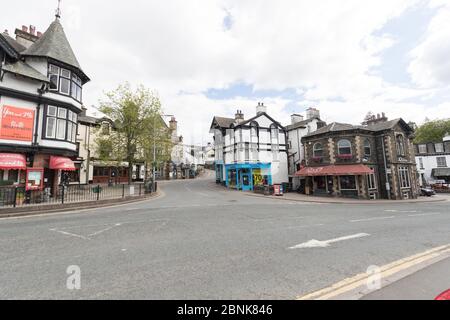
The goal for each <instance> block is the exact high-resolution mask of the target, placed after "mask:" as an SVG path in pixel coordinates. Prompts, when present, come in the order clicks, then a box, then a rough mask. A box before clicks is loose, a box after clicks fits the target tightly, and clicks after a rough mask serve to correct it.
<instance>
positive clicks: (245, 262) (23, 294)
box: [0, 179, 450, 299]
mask: <svg viewBox="0 0 450 320" xmlns="http://www.w3.org/2000/svg"><path fill="white" fill-rule="evenodd" d="M160 186H162V189H163V191H164V193H165V196H163V197H161V198H159V199H156V200H151V201H147V202H141V203H134V204H128V205H126V206H118V207H112V208H101V209H95V210H92V211H85V212H74V213H70V214H57V215H51V216H41V217H27V218H13V219H1V220H0V248H1V249H0V298H1V299H294V298H296V297H297V296H299V295H303V294H306V293H309V292H312V291H315V290H318V289H321V288H323V287H326V286H329V285H331V284H333V283H335V282H338V281H340V280H342V279H344V278H347V277H351V276H353V275H355V274H358V273H361V272H365V271H366V270H367V268H368V267H369V266H371V265H379V266H381V265H384V264H387V263H390V262H392V261H396V260H398V259H401V258H404V257H407V256H410V255H413V254H416V253H420V252H423V251H425V250H428V249H431V248H434V247H437V246H441V245H446V244H449V243H450V210H449V206H450V202H439V203H428V204H406V203H397V204H389V205H378V206H374V205H365V206H364V205H336V204H331V205H330V204H310V203H298V202H289V201H279V200H273V199H263V198H256V197H249V196H246V195H245V194H243V193H239V192H234V191H228V190H225V189H223V188H222V187H220V186H216V185H215V183H214V181H213V180H212V179H202V180H188V181H173V182H167V183H162V184H160ZM312 239H316V240H320V241H326V240H332V239H336V240H333V241H330V242H327V244H328V246H327V247H316V248H311V247H308V245H307V247H306V248H300V249H289V248H290V247H293V246H296V245H298V244H302V243H305V242H308V241H310V240H312ZM321 244H323V243H321ZM72 265H75V266H79V268H80V270H81V278H80V279H81V289H80V290H69V289H67V285H66V283H67V278H68V277H69V275H68V274H67V273H66V271H67V268H68V267H69V266H72ZM442 281H447V282H449V286H448V287H450V279H449V278H447V279H443V280H442Z"/></svg>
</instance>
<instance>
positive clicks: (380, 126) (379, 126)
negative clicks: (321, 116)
mask: <svg viewBox="0 0 450 320" xmlns="http://www.w3.org/2000/svg"><path fill="white" fill-rule="evenodd" d="M398 123H401V124H402V125H403V126H406V129H407V130H409V131H410V132H413V131H414V130H413V129H412V128H411V127H409V125H408V124H407V123H406V122H405V121H404V120H403V119H401V118H398V119H394V120H390V121H384V122H379V123H375V124H370V125H367V126H362V125H352V124H348V123H339V122H333V123H330V124H329V125H327V126H325V127H322V128H320V129H318V130H316V131H314V132H311V133H310V134H308V135H306V136H305V137H312V136H317V135H320V134H324V133H329V132H342V131H349V130H364V131H369V132H378V131H383V130H389V129H392V128H394V127H395V126H396V125H397V124H398Z"/></svg>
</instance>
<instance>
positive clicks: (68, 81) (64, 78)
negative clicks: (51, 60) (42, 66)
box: [48, 64, 83, 102]
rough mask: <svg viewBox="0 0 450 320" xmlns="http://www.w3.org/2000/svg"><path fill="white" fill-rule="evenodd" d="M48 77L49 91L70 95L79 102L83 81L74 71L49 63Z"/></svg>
mask: <svg viewBox="0 0 450 320" xmlns="http://www.w3.org/2000/svg"><path fill="white" fill-rule="evenodd" d="M48 77H49V80H50V87H49V89H50V91H55V92H59V93H61V94H64V95H67V96H71V97H72V98H74V99H75V100H77V101H79V102H81V99H82V86H83V82H82V80H81V78H80V77H78V76H77V75H76V74H75V73H73V72H71V71H70V70H67V69H64V68H60V67H58V66H55V65H52V64H50V65H49V66H48Z"/></svg>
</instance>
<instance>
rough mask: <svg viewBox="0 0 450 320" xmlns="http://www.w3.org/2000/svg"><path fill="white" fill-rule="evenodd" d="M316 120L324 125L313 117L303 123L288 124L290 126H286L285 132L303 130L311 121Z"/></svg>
mask: <svg viewBox="0 0 450 320" xmlns="http://www.w3.org/2000/svg"><path fill="white" fill-rule="evenodd" d="M316 119H317V120H318V121H321V122H322V123H325V122H324V121H322V120H320V119H319V118H317V117H314V118H311V119H306V120H303V121H299V122H296V123H294V124H290V125H288V126H286V130H288V131H290V130H295V129H298V128H303V127H305V126H306V125H307V124H308V123H310V122H311V121H313V120H316Z"/></svg>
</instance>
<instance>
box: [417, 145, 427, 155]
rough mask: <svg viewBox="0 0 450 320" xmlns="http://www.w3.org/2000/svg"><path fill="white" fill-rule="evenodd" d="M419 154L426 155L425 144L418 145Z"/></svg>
mask: <svg viewBox="0 0 450 320" xmlns="http://www.w3.org/2000/svg"><path fill="white" fill-rule="evenodd" d="M419 153H421V154H424V153H427V145H426V144H419Z"/></svg>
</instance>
